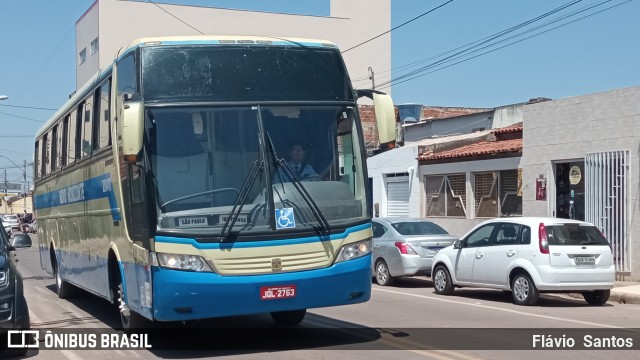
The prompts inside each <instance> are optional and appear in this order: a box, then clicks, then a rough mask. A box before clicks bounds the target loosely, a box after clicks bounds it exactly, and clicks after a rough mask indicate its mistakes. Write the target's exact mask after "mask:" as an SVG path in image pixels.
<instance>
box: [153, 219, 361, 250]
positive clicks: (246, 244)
mask: <svg viewBox="0 0 640 360" xmlns="http://www.w3.org/2000/svg"><path fill="white" fill-rule="evenodd" d="M370 228H371V224H362V225H358V226H354V227H352V228H349V229H347V230H346V231H345V232H343V233H341V234H333V235H330V236H320V237H317V236H312V237H306V238H297V239H295V238H294V239H287V240H269V241H264V240H257V241H248V242H233V243H199V242H197V241H196V240H195V239H186V238H176V237H169V236H156V238H155V240H156V242H161V243H168V244H184V245H191V246H193V247H195V248H196V249H216V250H218V249H223V250H224V249H230V248H254V247H267V246H282V245H292V244H308V243H313V242H318V241H327V240H336V239H342V238H345V237H347V236H348V235H349V234H351V233H354V232H356V231H360V230H365V229H370Z"/></svg>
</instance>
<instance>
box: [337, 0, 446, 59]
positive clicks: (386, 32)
mask: <svg viewBox="0 0 640 360" xmlns="http://www.w3.org/2000/svg"><path fill="white" fill-rule="evenodd" d="M452 1H453V0H449V1H447V2H446V3H443V4H441V5H439V6H436V7H434V8H433V9H431V10H429V11H427V12H425V13H422V14H420V15H418V16H416V17H414V18H413V19H411V20H409V21H406V22H404V23H402V24H400V25H398V26H396V27H394V28H393V29H390V30H388V31H385V32H383V33H382V34H380V35H377V36H374V37H372V38H371V39H369V40H366V41H363V42H361V43H360V44H358V45H355V46H352V47H350V48H348V49H347V50H343V51H342V53H343V54H344V53H346V52H347V51H349V50H353V49H355V48H357V47H358V46H361V45H364V44H366V43H368V42H370V41H373V40H375V39H377V38H379V37H380V36H383V35H386V34H388V33H390V32H392V31H393V30H395V29H398V28H401V27H403V26H405V25H407V24H408V23H410V22H412V21H415V20H417V19H419V18H421V17H423V16H425V15H428V14H430V13H432V12H434V11H436V10H438V9H440V8H441V7H443V6H445V5H447V4H449V3H450V2H452Z"/></svg>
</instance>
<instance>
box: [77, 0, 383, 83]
mask: <svg viewBox="0 0 640 360" xmlns="http://www.w3.org/2000/svg"><path fill="white" fill-rule="evenodd" d="M156 4H157V6H156ZM390 28H391V1H390V0H376V1H369V0H331V7H330V16H308V15H289V14H278V13H269V12H256V11H245V10H231V9H220V8H209V7H197V6H183V5H169V4H162V3H160V2H157V1H156V2H155V4H152V3H150V2H145V1H128V0H96V2H95V3H94V4H93V5H92V6H91V8H89V9H88V10H87V11H86V13H85V14H84V15H83V16H82V17H81V18H80V19H79V20H78V21H77V22H76V54H77V60H78V62H77V71H76V88H80V87H81V86H82V85H83V84H84V83H85V82H86V81H87V80H89V79H90V78H91V76H92V75H93V74H95V73H97V72H98V71H99V70H100V69H103V68H106V67H108V66H109V65H110V64H111V63H112V62H113V59H114V57H115V56H116V54H117V52H118V50H119V49H120V48H122V47H125V46H127V45H128V44H129V42H130V41H131V40H133V39H136V38H140V37H149V36H169V35H200V34H201V33H204V34H205V35H260V36H273V37H295V38H316V39H323V40H328V41H331V42H333V43H335V44H336V45H337V46H338V47H339V48H340V49H341V50H342V51H343V56H344V59H345V62H346V64H347V69H348V71H349V74H350V76H351V78H352V79H355V78H363V77H365V78H366V77H367V76H368V74H369V70H368V69H369V68H370V67H371V68H372V69H373V70H374V71H378V70H379V71H383V70H388V69H391V34H390V33H389V34H385V35H383V36H381V37H379V38H376V39H375V40H373V41H371V42H369V43H367V44H364V45H362V46H357V45H358V44H360V43H362V42H364V41H366V40H369V39H371V38H373V37H375V36H377V35H380V34H382V33H385V32H387V31H389V29H390ZM355 46H357V47H355ZM352 47H354V48H353V49H352V50H349V49H350V48H352ZM346 50H349V51H346ZM345 51H346V52H345ZM365 87H369V86H365Z"/></svg>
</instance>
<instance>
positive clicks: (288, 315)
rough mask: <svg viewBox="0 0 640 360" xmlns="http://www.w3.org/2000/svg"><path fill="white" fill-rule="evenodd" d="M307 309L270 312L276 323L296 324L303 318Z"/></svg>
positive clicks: (283, 324)
mask: <svg viewBox="0 0 640 360" xmlns="http://www.w3.org/2000/svg"><path fill="white" fill-rule="evenodd" d="M306 314H307V309H302V310H292V311H276V312H272V313H271V318H272V319H273V321H275V323H276V324H278V325H282V326H293V325H298V324H300V323H301V322H302V320H304V317H305V315H306Z"/></svg>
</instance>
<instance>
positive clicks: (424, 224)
mask: <svg viewBox="0 0 640 360" xmlns="http://www.w3.org/2000/svg"><path fill="white" fill-rule="evenodd" d="M391 226H393V228H394V229H396V231H397V232H399V233H400V234H402V235H445V234H449V233H448V232H447V231H446V230H445V229H443V228H441V227H440V226H438V225H436V224H434V223H432V222H428V221H419V222H418V221H406V222H397V223H393V224H391Z"/></svg>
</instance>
